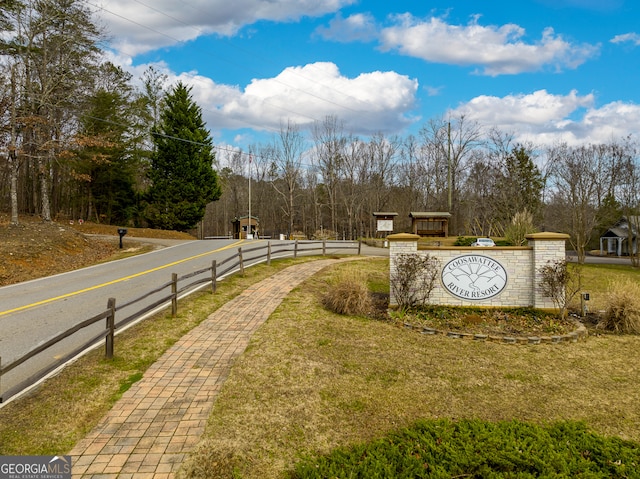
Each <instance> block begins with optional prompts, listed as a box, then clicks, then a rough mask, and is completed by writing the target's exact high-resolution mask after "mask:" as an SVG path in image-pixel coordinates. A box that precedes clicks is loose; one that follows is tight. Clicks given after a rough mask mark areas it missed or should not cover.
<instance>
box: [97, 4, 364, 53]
mask: <svg viewBox="0 0 640 479" xmlns="http://www.w3.org/2000/svg"><path fill="white" fill-rule="evenodd" d="M355 1H356V0H321V1H319V0H278V1H273V0H233V1H229V0H192V1H190V2H176V1H175V0H153V2H151V1H150V0H146V1H145V2H142V1H136V2H133V1H131V0H102V1H98V0H96V1H95V3H94V2H93V1H91V0H88V2H87V3H88V4H89V5H90V6H92V8H94V9H96V13H97V15H98V16H99V18H100V19H101V20H102V23H104V24H105V25H106V27H107V30H108V32H109V34H110V36H111V38H112V42H111V44H112V47H113V48H114V49H116V50H118V51H120V52H121V53H123V54H125V55H130V56H135V55H137V54H140V53H144V52H147V51H150V50H155V49H158V48H162V47H166V46H171V45H175V44H177V43H181V42H186V41H189V40H193V39H195V38H197V37H199V36H202V35H209V34H219V35H225V36H228V35H233V34H235V33H237V32H238V30H240V29H241V28H242V27H243V26H245V25H249V24H252V23H255V22H256V21H259V20H270V21H280V22H283V21H297V20H299V19H300V18H302V17H305V16H309V17H316V16H321V15H325V14H327V13H331V12H335V11H338V10H339V9H340V8H342V7H344V6H346V5H350V4H352V3H354V2H355Z"/></svg>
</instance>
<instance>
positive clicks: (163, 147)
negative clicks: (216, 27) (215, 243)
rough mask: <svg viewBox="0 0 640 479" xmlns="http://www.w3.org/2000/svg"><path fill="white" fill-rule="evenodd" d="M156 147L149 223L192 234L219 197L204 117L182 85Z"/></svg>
mask: <svg viewBox="0 0 640 479" xmlns="http://www.w3.org/2000/svg"><path fill="white" fill-rule="evenodd" d="M153 141H154V145H155V151H154V153H153V156H152V159H151V169H150V173H149V176H150V180H151V187H150V188H149V191H148V202H149V204H148V207H147V209H146V217H147V220H148V221H149V223H150V225H151V226H152V227H155V228H162V229H173V230H178V231H186V230H189V229H191V228H193V227H195V225H196V224H197V223H198V222H199V221H200V220H201V219H202V218H203V216H204V212H205V207H206V205H207V203H208V202H210V201H214V200H217V199H218V198H219V197H220V193H221V191H220V186H219V183H218V175H217V173H216V172H215V170H214V169H213V167H212V165H213V161H214V159H215V155H214V152H213V146H212V140H211V137H210V135H209V132H208V131H207V130H206V128H205V125H204V121H203V120H202V111H201V109H200V107H199V106H198V105H197V104H196V103H195V102H194V101H193V99H192V98H191V89H190V88H187V87H186V86H185V85H183V84H182V83H178V84H177V85H176V86H175V87H174V88H173V89H172V90H171V91H170V92H169V94H168V95H167V97H166V102H165V106H164V108H163V110H162V112H161V115H160V122H159V124H158V125H157V127H156V128H154V129H153Z"/></svg>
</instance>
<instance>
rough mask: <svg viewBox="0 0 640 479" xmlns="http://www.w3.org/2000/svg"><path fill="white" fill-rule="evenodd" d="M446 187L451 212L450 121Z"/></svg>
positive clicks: (448, 126) (449, 123)
mask: <svg viewBox="0 0 640 479" xmlns="http://www.w3.org/2000/svg"><path fill="white" fill-rule="evenodd" d="M447 188H448V190H449V203H448V204H449V211H448V212H449V213H451V203H452V201H451V121H449V122H448V123H447Z"/></svg>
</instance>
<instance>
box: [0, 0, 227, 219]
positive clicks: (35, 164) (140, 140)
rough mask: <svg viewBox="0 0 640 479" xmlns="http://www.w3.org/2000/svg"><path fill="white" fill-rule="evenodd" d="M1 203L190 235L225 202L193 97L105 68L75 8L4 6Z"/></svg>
mask: <svg viewBox="0 0 640 479" xmlns="http://www.w3.org/2000/svg"><path fill="white" fill-rule="evenodd" d="M0 21H1V23H2V25H1V26H2V28H3V32H5V35H3V37H2V40H0V70H1V72H0V105H1V106H2V109H1V110H0V113H1V116H0V135H1V136H0V175H1V176H0V178H1V179H2V182H1V183H0V195H1V196H0V198H1V201H2V203H1V204H0V208H1V210H2V211H9V212H10V215H11V223H13V224H15V223H18V221H19V215H20V214H29V215H39V216H40V217H41V218H42V219H43V221H47V222H48V221H51V220H52V219H54V218H83V219H88V220H94V221H97V222H103V223H108V224H122V225H126V224H136V225H143V224H144V225H146V226H151V227H158V228H171V229H178V230H187V229H189V228H193V227H194V226H195V225H196V224H197V223H198V221H200V220H201V219H202V216H203V214H204V209H205V206H206V204H207V203H208V202H210V201H213V200H215V199H216V198H218V197H219V195H220V188H219V185H218V179H217V173H216V171H215V170H214V168H213V163H214V161H215V154H214V148H213V144H212V139H211V136H210V134H209V132H208V131H207V129H206V127H205V124H204V121H203V119H202V111H201V109H200V107H199V106H198V105H196V104H195V102H194V101H193V99H192V97H191V92H190V89H189V88H187V87H186V86H185V85H183V84H181V83H178V84H176V85H173V86H172V87H171V88H169V89H168V90H165V89H164V83H165V82H166V81H165V80H166V79H165V78H164V77H163V75H161V74H159V73H158V72H157V71H156V70H154V69H152V68H150V69H148V70H147V71H146V72H145V74H144V76H143V78H142V79H140V82H139V83H141V85H142V87H138V88H136V87H135V86H134V84H135V82H134V81H133V80H134V79H133V78H132V76H131V75H130V74H128V73H126V72H125V71H123V70H122V69H121V68H120V67H118V66H116V65H114V64H112V63H111V62H109V61H105V60H104V55H102V52H101V50H100V49H99V44H100V42H101V41H103V40H104V39H105V33H104V32H103V31H101V30H100V29H99V28H98V26H97V25H96V24H95V23H94V21H93V18H92V14H91V12H90V11H89V10H88V8H87V7H86V5H85V4H84V3H82V2H79V1H76V0H26V1H24V2H23V1H20V0H3V1H2V2H1V3H0Z"/></svg>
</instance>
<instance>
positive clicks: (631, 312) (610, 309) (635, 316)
mask: <svg viewBox="0 0 640 479" xmlns="http://www.w3.org/2000/svg"><path fill="white" fill-rule="evenodd" d="M599 327H600V328H602V329H604V330H606V331H613V332H616V333H632V334H640V285H639V284H638V283H636V282H631V281H624V282H622V281H615V282H613V283H612V284H611V287H610V289H609V292H608V294H607V299H606V303H605V313H604V315H603V317H602V319H601V320H600V323H599Z"/></svg>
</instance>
